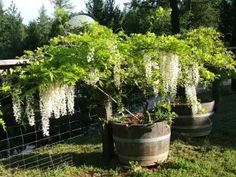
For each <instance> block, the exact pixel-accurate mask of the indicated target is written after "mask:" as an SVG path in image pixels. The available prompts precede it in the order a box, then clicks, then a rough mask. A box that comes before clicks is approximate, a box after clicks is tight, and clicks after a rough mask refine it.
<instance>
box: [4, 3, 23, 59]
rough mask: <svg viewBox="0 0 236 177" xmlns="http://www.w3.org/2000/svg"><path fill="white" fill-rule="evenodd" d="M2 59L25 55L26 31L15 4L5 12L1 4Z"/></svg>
mask: <svg viewBox="0 0 236 177" xmlns="http://www.w3.org/2000/svg"><path fill="white" fill-rule="evenodd" d="M0 24H1V25H0V33H1V35H0V58H14V57H16V56H17V55H22V53H23V41H24V38H25V29H24V25H23V24H22V18H21V17H20V14H19V12H18V11H17V8H16V7H15V5H14V4H13V3H11V5H10V6H9V8H8V9H7V10H6V11H4V10H3V5H2V3H0Z"/></svg>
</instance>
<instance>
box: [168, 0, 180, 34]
mask: <svg viewBox="0 0 236 177" xmlns="http://www.w3.org/2000/svg"><path fill="white" fill-rule="evenodd" d="M170 7H171V9H172V12H171V26H172V34H178V33H180V25H179V9H178V1H177V0H170Z"/></svg>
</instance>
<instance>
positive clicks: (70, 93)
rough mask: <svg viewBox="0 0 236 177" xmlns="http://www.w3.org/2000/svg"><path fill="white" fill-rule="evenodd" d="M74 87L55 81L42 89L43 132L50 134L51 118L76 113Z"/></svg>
mask: <svg viewBox="0 0 236 177" xmlns="http://www.w3.org/2000/svg"><path fill="white" fill-rule="evenodd" d="M74 95H75V93H74V87H73V86H68V85H64V84H61V83H55V84H52V85H50V86H49V87H47V88H43V89H41V90H40V102H39V103H40V112H41V117H42V129H43V134H44V135H46V136H48V135H49V118H50V117H52V116H54V117H55V118H59V117H61V116H65V115H67V114H73V113H74Z"/></svg>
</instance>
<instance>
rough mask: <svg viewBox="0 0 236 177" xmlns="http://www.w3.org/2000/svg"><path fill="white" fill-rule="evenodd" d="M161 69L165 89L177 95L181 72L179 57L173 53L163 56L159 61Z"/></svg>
mask: <svg viewBox="0 0 236 177" xmlns="http://www.w3.org/2000/svg"><path fill="white" fill-rule="evenodd" d="M159 67H160V75H161V78H162V80H163V85H164V87H165V89H166V90H167V91H168V92H171V93H176V88H177V81H178V77H179V72H180V66H179V57H178V56H177V55H176V54H172V53H168V54H165V55H162V56H161V57H160V60H159Z"/></svg>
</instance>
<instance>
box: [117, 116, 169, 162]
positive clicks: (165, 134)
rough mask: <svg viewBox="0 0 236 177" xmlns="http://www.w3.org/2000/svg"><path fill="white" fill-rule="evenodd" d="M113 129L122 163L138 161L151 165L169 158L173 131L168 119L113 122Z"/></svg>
mask: <svg viewBox="0 0 236 177" xmlns="http://www.w3.org/2000/svg"><path fill="white" fill-rule="evenodd" d="M112 130H113V139H114V142H115V147H116V150H117V153H118V157H119V161H120V162H121V163H122V164H129V162H130V161H137V162H138V163H139V164H140V165H141V166H151V165H156V164H160V163H162V162H164V161H165V160H166V159H167V157H168V154H169V145H170V135H171V132H170V126H169V125H168V124H167V122H166V121H163V122H157V123H153V124H131V125H129V124H124V123H113V124H112Z"/></svg>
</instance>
